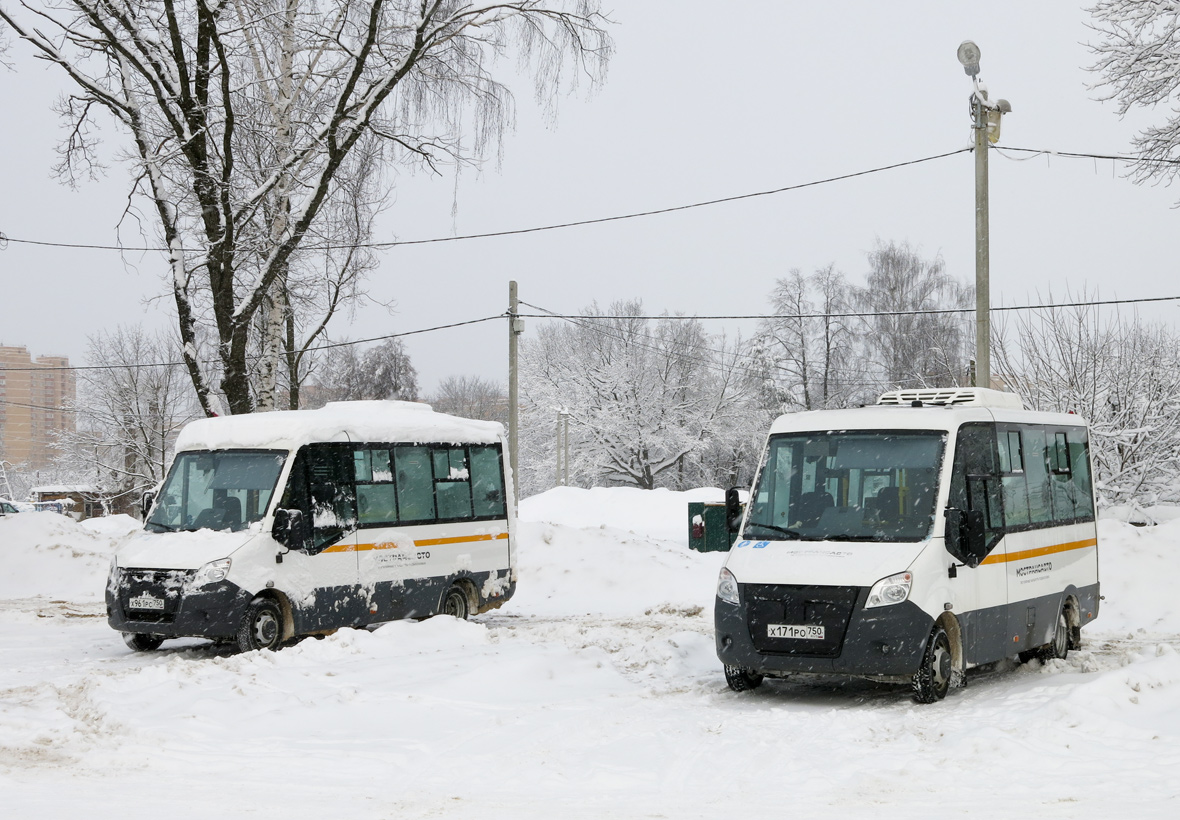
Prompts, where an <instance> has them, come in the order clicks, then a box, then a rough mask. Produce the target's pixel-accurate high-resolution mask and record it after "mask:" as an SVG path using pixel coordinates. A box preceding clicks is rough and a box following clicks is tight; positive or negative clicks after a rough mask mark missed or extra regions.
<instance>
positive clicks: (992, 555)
mask: <svg viewBox="0 0 1180 820" xmlns="http://www.w3.org/2000/svg"><path fill="white" fill-rule="evenodd" d="M947 506H948V508H953V509H960V510H969V511H978V512H980V513H982V517H983V527H984V542H985V546H986V548H987V552H988V554H987V556H986V557H985V558H984V559H983V561H982V562H981V563H980V565H979V566H977V567H969V566H965V565H962V564H955V565H953V569H951V570H950V572H951V573H953V575H952V579H951V589H952V590H953V591H954V595H955V600H954V601H953V602H952V603H953V605H954V612H955V614H956V616H957V617H958V620H959V625H960V627H961V628H962V632H963V652H964V654H965V656H966V661H967V662H968V663H969V664H979V663H988V662H990V661H994V660H998V659H999V658H1002V657H1005V656H1007V655H1010V654H1012V650H1011V649H1010V648H1009V644H1008V642H1009V640H1010V639H1009V637H1008V586H1007V579H1006V576H1005V564H1004V548H1003V546H1002V542H1003V540H1004V527H1003V523H1004V507H1003V500H1002V495H1001V486H1000V481H999V475H998V471H997V453H996V427H995V425H994V424H992V423H986V422H972V423H968V424H964V425H962V426H961V427H960V428H959V432H958V436H957V440H956V444H955V457H954V463H953V466H952V468H951V484H950V496H949V498H948V501H947ZM948 558H949V556H948ZM951 561H952V562H953V559H951Z"/></svg>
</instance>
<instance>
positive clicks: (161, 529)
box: [144, 521, 179, 532]
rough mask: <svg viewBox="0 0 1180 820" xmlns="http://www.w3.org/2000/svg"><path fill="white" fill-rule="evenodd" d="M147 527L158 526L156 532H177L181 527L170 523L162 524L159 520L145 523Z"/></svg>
mask: <svg viewBox="0 0 1180 820" xmlns="http://www.w3.org/2000/svg"><path fill="white" fill-rule="evenodd" d="M144 526H145V527H157V528H158V529H156V530H154V532H176V531H177V530H178V529H179V527H173V526H172V525H170V524H161V523H159V522H158V521H149V522H147V524H145V525H144Z"/></svg>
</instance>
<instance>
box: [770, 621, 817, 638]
mask: <svg viewBox="0 0 1180 820" xmlns="http://www.w3.org/2000/svg"><path fill="white" fill-rule="evenodd" d="M766 635H767V637H770V638H794V639H796V640H803V641H822V640H823V639H824V628H823V627H822V626H812V625H810V624H809V625H807V626H795V625H794V624H767V625H766Z"/></svg>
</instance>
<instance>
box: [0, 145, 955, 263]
mask: <svg viewBox="0 0 1180 820" xmlns="http://www.w3.org/2000/svg"><path fill="white" fill-rule="evenodd" d="M971 150H973V149H972V148H970V147H967V148H959V149H956V150H954V151H947V152H946V153H942V154H934V155H932V156H928V157H921V158H920V159H911V160H906V161H904V162H895V163H892V164H890V165H881V166H878V167H876V168H869V169H866V170H863V171H853V172H852V173H848V174H840V175H838V176H833V177H825V178H824V179H816V180H812V181H810V182H800V183H796V184H795V185H784V186H782V187H780V188H772V189H770V190H766V191H753V192H751V193H745V194H734V195H733V196H725V197H719V198H717V199H707V200H702V201H700V202H691V203H689V204H687V205H672V206H670V207H666V208H656V209H654V210H650V211H635V212H633V213H626V214H616V215H615V216H603V217H598V218H595V219H582V220H577V221H573V222H560V223H555V224H552V225H538V226H534V227H531V228H514V229H510V230H506V231H489V232H486V233H473V234H461V235H459V236H438V237H434V238H432V239H402V240H394V241H390V242H363V243H356V244H349V245H332V244H320V245H304V246H303V249H304V250H316V251H322V250H345V249H350V248H375V249H381V248H396V247H402V246H405V245H432V244H437V243H441V242H463V241H466V240H468V239H492V238H496V237H503V236H520V235H522V234H530V233H540V232H542V231H557V230H562V229H564V228H579V227H583V226H585V225H601V224H603V223H607V222H620V221H622V220H625V219H641V218H643V217H648V216H659V215H661V214H670V213H676V212H677V211H688V210H692V209H694V208H707V207H709V206H712V205H722V204H725V203H728V202H738V201H740V200H743V199H754V198H757V197H763V196H773V195H775V194H782V193H787V192H788V191H798V190H800V189H803V188H813V187H815V186H817V185H827V184H829V183H833V182H842V181H844V180H848V179H855V178H856V177H863V176H868V175H869V174H879V173H882V172H883V171H893V170H896V169H898V168H905V167H908V166H910V165H921V164H922V163H925V162H933V161H934V160H939V159H945V158H946V157H953V156H955V155H956V154H963V153H967V152H969V151H971ZM7 239H8V241H9V242H16V243H19V244H22V245H38V246H42V247H51V248H74V249H81V250H100V251H134V252H151V251H158V252H160V253H167V252H168V251H169V249H168V248H164V247H142V248H132V247H127V246H123V245H92V244H83V243H72V242H47V241H42V240H34V239H16V238H13V237H11V236H10V237H8V238H7ZM194 253H195V251H194Z"/></svg>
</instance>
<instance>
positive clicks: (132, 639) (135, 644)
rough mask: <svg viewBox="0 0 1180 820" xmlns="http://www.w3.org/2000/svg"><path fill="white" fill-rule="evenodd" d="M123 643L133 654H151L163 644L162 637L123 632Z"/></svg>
mask: <svg viewBox="0 0 1180 820" xmlns="http://www.w3.org/2000/svg"><path fill="white" fill-rule="evenodd" d="M123 643H125V644H127V648H128V649H131V650H133V651H135V652H152V651H154V650H156V649H159V648H160V644H162V643H164V636H163V635H145V634H143V633H141V632H124V633H123Z"/></svg>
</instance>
